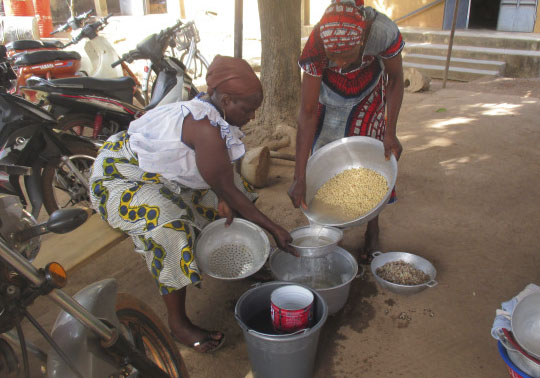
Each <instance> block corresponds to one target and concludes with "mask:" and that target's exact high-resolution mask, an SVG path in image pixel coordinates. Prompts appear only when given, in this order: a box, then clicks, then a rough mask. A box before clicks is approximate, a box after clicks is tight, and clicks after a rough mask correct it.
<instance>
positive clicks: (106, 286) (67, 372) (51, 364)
mask: <svg viewBox="0 0 540 378" xmlns="http://www.w3.org/2000/svg"><path fill="white" fill-rule="evenodd" d="M116 295H117V284H116V280H115V279H113V278H109V279H105V280H102V281H99V282H95V283H93V284H91V285H89V286H87V287H85V288H84V289H82V290H81V291H79V292H78V293H77V294H75V295H74V296H73V298H74V299H75V300H76V301H77V302H79V303H80V304H81V305H82V306H83V307H84V308H86V309H87V310H88V311H90V312H91V313H92V314H93V315H95V316H96V317H98V318H99V319H103V320H105V321H107V322H109V324H112V325H113V326H114V327H117V328H118V329H119V328H120V322H119V321H118V317H117V316H116V310H115V307H116ZM51 335H52V337H53V339H54V341H55V342H56V343H57V344H58V345H59V346H60V348H62V350H63V351H64V352H65V353H66V354H67V355H68V356H69V358H70V359H71V361H72V362H73V363H74V365H75V366H77V367H78V368H79V372H80V373H81V374H82V375H83V376H84V377H88V378H94V377H95V378H98V377H99V378H102V377H110V376H112V375H114V374H115V373H118V372H119V368H118V365H117V364H116V363H115V362H114V360H113V358H112V357H111V356H110V355H108V354H107V353H106V352H105V351H104V350H103V349H102V347H101V346H100V339H99V338H98V337H97V336H96V335H95V334H94V333H93V332H92V331H90V330H89V329H88V328H86V327H85V326H84V325H83V324H82V323H81V322H79V321H78V320H77V319H75V318H74V317H73V316H71V315H69V314H68V313H66V312H64V311H62V312H60V314H59V315H58V317H57V318H56V322H55V323H54V326H53V329H52V332H51ZM47 372H48V376H49V377H50V378H72V377H73V376H74V374H73V372H72V371H71V369H70V368H69V366H68V365H67V364H66V363H65V362H64V360H62V358H61V357H60V356H58V354H57V353H56V352H55V351H54V349H52V348H50V350H49V352H48V355H47Z"/></svg>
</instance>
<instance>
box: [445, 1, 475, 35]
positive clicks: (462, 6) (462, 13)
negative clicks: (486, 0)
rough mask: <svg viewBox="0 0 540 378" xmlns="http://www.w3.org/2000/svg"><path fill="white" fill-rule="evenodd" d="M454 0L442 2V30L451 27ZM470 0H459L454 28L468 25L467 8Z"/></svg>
mask: <svg viewBox="0 0 540 378" xmlns="http://www.w3.org/2000/svg"><path fill="white" fill-rule="evenodd" d="M455 7H456V0H446V1H445V3H444V20H443V30H451V29H452V20H453V17H454V8H455ZM470 7H471V0H459V7H458V16H457V20H456V29H467V27H468V26H469V9H470Z"/></svg>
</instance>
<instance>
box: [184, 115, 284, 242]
mask: <svg viewBox="0 0 540 378" xmlns="http://www.w3.org/2000/svg"><path fill="white" fill-rule="evenodd" d="M183 140H184V141H185V142H186V143H187V144H188V145H190V146H191V147H192V148H193V149H194V150H195V159H196V164H197V168H198V170H199V172H200V174H201V176H202V178H203V179H204V181H206V183H207V184H208V185H210V187H211V188H212V190H214V191H215V192H216V194H217V196H218V197H219V198H220V199H222V200H224V201H225V202H226V203H227V204H228V205H229V206H230V207H231V208H232V209H233V210H235V211H237V212H238V213H239V214H240V215H242V217H243V218H245V219H247V220H249V221H251V222H253V223H255V224H257V225H259V226H261V227H263V228H264V229H266V230H267V231H268V232H270V233H271V234H272V236H273V237H274V238H275V239H276V243H277V244H278V246H279V248H281V249H282V250H285V251H288V252H292V251H294V250H293V249H292V248H291V247H290V246H289V245H288V243H290V242H291V241H292V239H291V236H290V235H289V233H288V232H287V231H286V230H285V229H284V228H282V227H281V226H279V225H278V224H276V223H274V222H272V221H271V220H270V219H269V218H268V217H266V216H265V215H264V214H263V213H262V212H260V211H259V210H258V209H257V208H256V207H255V205H254V204H253V203H252V202H251V201H250V200H249V199H248V198H247V197H246V196H245V195H244V194H243V193H242V192H241V191H240V190H238V188H236V186H235V184H234V176H233V164H231V162H230V158H229V154H228V153H227V149H226V147H225V141H224V140H223V139H222V138H221V133H220V129H219V127H215V126H212V125H211V124H210V122H209V121H208V119H204V120H200V121H194V120H193V119H192V118H191V117H188V118H187V119H186V120H184V127H183Z"/></svg>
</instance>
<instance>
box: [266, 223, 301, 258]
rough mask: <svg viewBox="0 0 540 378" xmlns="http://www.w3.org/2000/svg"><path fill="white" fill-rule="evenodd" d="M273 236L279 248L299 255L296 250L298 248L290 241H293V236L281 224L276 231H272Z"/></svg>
mask: <svg viewBox="0 0 540 378" xmlns="http://www.w3.org/2000/svg"><path fill="white" fill-rule="evenodd" d="M272 236H273V237H274V239H275V240H276V244H277V246H278V248H279V249H281V250H282V251H285V252H288V253H290V254H291V255H294V256H296V257H299V255H298V252H296V250H295V249H294V248H293V247H291V246H290V245H289V243H291V242H292V236H291V234H289V232H288V231H287V230H285V229H284V228H283V227H281V226H277V227H276V229H275V230H274V232H272Z"/></svg>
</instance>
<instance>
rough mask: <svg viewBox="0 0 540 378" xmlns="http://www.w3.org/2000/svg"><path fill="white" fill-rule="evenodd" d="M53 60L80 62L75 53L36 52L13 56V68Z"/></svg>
mask: <svg viewBox="0 0 540 378" xmlns="http://www.w3.org/2000/svg"><path fill="white" fill-rule="evenodd" d="M54 60H81V55H80V54H79V53H78V52H76V51H61V50H38V51H31V52H27V53H19V54H15V55H14V62H13V65H14V66H27V65H31V64H38V63H44V62H51V61H54Z"/></svg>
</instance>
